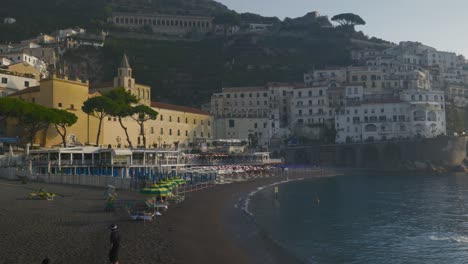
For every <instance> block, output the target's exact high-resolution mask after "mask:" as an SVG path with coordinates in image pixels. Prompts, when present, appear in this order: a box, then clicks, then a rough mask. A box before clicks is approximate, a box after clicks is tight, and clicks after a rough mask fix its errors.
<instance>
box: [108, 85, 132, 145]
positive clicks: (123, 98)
mask: <svg viewBox="0 0 468 264" xmlns="http://www.w3.org/2000/svg"><path fill="white" fill-rule="evenodd" d="M104 96H105V97H108V98H109V99H111V100H112V103H113V107H112V109H110V112H109V114H110V115H111V116H115V117H117V118H118V119H119V123H120V126H121V127H122V129H123V130H124V132H125V136H126V137H127V143H128V146H129V147H130V148H133V144H132V141H131V140H130V136H129V135H128V128H127V127H126V126H125V125H124V124H123V122H122V118H125V117H128V116H132V115H133V114H134V112H133V111H134V110H133V107H132V105H133V104H137V103H138V99H137V98H136V96H134V95H132V94H131V93H129V92H127V91H126V90H125V88H117V89H114V90H111V91H109V92H107V93H105V94H104Z"/></svg>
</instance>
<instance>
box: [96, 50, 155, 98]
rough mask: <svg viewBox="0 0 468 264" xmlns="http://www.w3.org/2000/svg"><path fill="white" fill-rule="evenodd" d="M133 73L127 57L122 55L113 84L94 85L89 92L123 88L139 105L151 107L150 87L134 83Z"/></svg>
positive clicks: (103, 91)
mask: <svg viewBox="0 0 468 264" xmlns="http://www.w3.org/2000/svg"><path fill="white" fill-rule="evenodd" d="M132 75H133V71H132V68H131V67H130V64H129V63H128V58H127V55H125V54H124V56H123V58H122V61H121V63H120V66H119V68H118V70H117V77H115V78H114V81H113V83H105V84H102V85H96V86H94V87H93V88H92V89H91V90H92V91H93V92H100V93H105V92H108V91H111V90H113V89H115V88H120V87H122V88H125V90H126V91H128V92H130V93H131V94H133V95H135V96H136V97H137V98H138V99H139V100H140V103H142V104H145V105H148V106H149V105H151V87H149V86H147V85H143V84H139V83H136V81H135V78H133V76H132Z"/></svg>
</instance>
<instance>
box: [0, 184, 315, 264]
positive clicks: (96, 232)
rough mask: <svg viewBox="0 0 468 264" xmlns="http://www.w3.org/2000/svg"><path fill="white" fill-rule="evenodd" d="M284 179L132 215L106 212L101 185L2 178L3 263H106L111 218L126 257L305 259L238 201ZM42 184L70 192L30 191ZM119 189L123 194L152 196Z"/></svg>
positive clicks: (219, 190)
mask: <svg viewBox="0 0 468 264" xmlns="http://www.w3.org/2000/svg"><path fill="white" fill-rule="evenodd" d="M299 177H303V175H302V176H299V175H298V176H294V175H290V179H294V178H299ZM310 177H312V178H313V177H319V176H314V175H311V176H310ZM282 180H284V179H280V178H278V177H276V178H261V179H256V180H253V181H248V182H241V183H233V184H227V185H217V186H215V187H213V188H210V189H206V190H203V191H199V192H194V193H191V194H188V195H187V199H186V200H185V201H184V202H182V203H180V204H174V205H170V206H169V210H168V211H167V212H165V213H163V216H158V217H157V218H156V219H155V220H154V221H152V222H134V221H131V220H130V219H129V217H128V215H127V214H126V213H125V212H123V211H121V210H117V212H105V211H104V206H105V200H104V195H103V194H104V191H105V190H104V189H103V188H93V187H84V186H71V185H48V184H41V183H28V184H24V185H23V184H20V183H19V182H11V181H0V206H1V208H2V210H1V211H0V236H1V237H2V240H1V241H0V247H1V248H2V251H1V253H0V255H1V256H0V260H1V261H0V263H40V262H41V261H42V259H44V258H45V257H49V258H50V259H51V261H52V262H51V263H108V262H107V261H108V260H107V254H108V250H109V247H110V243H109V230H108V226H109V225H110V224H112V223H116V224H117V225H118V226H119V230H120V232H121V235H122V242H121V250H120V254H119V255H120V263H168V264H171V263H300V261H299V260H297V259H295V258H294V257H292V256H291V255H289V254H288V253H287V252H285V251H283V250H282V249H281V248H279V247H278V246H277V245H276V244H274V243H273V242H272V241H270V239H269V238H268V236H267V235H266V234H264V233H263V232H262V231H261V230H259V229H258V228H257V227H256V225H255V223H254V221H253V220H252V219H251V218H250V217H249V216H247V215H246V214H245V213H244V212H243V211H242V209H241V208H239V206H237V207H236V206H235V205H236V204H239V202H240V198H242V197H245V196H246V195H247V194H248V193H250V192H252V191H254V190H256V189H257V188H258V187H260V186H266V185H269V184H272V183H274V182H278V181H282ZM38 188H45V189H47V190H48V191H49V192H55V193H57V194H61V195H63V196H64V197H56V198H55V200H54V201H41V200H27V199H25V197H27V195H28V194H29V192H31V190H34V189H38ZM117 193H118V199H124V200H141V201H143V200H144V199H145V198H147V197H145V196H143V195H141V194H139V193H136V192H131V191H120V190H118V191H117Z"/></svg>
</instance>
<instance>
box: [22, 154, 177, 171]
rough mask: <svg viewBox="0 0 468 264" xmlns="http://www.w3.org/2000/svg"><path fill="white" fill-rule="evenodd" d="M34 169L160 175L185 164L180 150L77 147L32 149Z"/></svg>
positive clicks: (31, 160)
mask: <svg viewBox="0 0 468 264" xmlns="http://www.w3.org/2000/svg"><path fill="white" fill-rule="evenodd" d="M29 160H30V162H31V166H32V172H33V173H36V174H43V175H44V174H52V175H94V176H113V177H121V178H128V177H139V178H141V177H148V178H149V177H153V178H154V177H157V176H159V175H162V174H164V173H166V174H167V173H169V172H171V173H177V168H178V167H182V166H184V164H183V162H184V158H183V157H182V154H181V153H180V152H178V151H168V150H159V149H110V148H106V149H104V148H98V147H75V148H54V149H41V150H32V151H30V154H29Z"/></svg>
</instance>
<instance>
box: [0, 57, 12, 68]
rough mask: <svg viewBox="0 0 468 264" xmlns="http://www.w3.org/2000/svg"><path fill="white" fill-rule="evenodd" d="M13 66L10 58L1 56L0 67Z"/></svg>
mask: <svg viewBox="0 0 468 264" xmlns="http://www.w3.org/2000/svg"><path fill="white" fill-rule="evenodd" d="M11 64H13V62H12V61H11V60H9V59H8V58H5V57H1V56H0V66H8V65H11Z"/></svg>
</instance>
